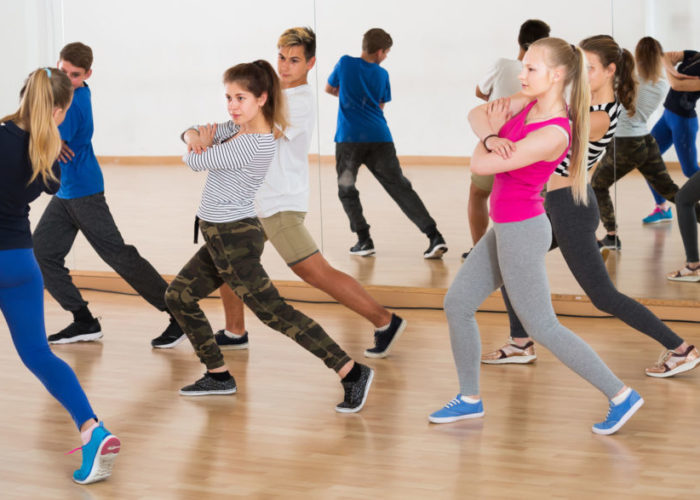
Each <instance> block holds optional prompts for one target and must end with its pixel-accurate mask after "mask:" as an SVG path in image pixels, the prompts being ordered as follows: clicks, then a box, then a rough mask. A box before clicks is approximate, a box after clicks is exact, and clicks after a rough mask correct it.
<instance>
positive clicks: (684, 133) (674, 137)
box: [649, 109, 698, 205]
mask: <svg viewBox="0 0 700 500" xmlns="http://www.w3.org/2000/svg"><path fill="white" fill-rule="evenodd" d="M651 135H653V136H654V139H656V143H657V144H658V145H659V150H660V151H661V154H664V153H665V152H666V151H667V150H668V148H670V147H671V145H673V146H675V148H676V154H677V155H678V161H680V163H681V168H682V169H683V174H684V175H685V176H686V177H688V178H690V177H692V176H693V174H694V173H695V172H697V171H698V150H697V147H696V146H695V137H696V136H697V135H698V118H697V117H696V116H693V117H692V118H686V117H684V116H680V115H677V114H676V113H674V112H672V111H669V110H668V109H664V114H663V115H661V118H659V121H658V122H656V125H654V128H653V129H652V130H651ZM649 189H651V194H653V195H654V199H655V200H656V204H657V205H662V204H663V203H666V199H665V198H664V197H663V196H661V195H660V194H659V193H657V192H656V190H655V189H654V188H653V187H651V184H649Z"/></svg>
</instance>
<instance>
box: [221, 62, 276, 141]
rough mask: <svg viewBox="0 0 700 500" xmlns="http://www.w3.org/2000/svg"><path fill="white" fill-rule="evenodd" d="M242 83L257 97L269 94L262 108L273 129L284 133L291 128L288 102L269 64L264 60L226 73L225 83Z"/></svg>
mask: <svg viewBox="0 0 700 500" xmlns="http://www.w3.org/2000/svg"><path fill="white" fill-rule="evenodd" d="M233 82H237V83H240V84H241V85H242V86H243V87H245V88H246V90H248V92H250V93H251V94H253V95H254V96H255V97H260V96H261V95H262V94H263V93H267V100H266V101H265V104H264V105H263V107H262V113H263V115H264V116H265V119H266V120H267V122H268V123H269V124H270V125H271V126H272V127H277V128H278V129H280V131H282V132H284V131H285V130H286V128H287V127H288V126H289V119H288V117H287V102H286V100H285V98H284V94H283V93H282V87H281V86H280V80H279V78H278V77H277V73H275V70H274V69H273V68H272V66H271V65H270V63H269V62H267V61H264V60H262V59H258V60H257V61H253V62H252V63H243V64H237V65H236V66H232V67H230V68H229V69H227V70H226V71H225V72H224V83H233Z"/></svg>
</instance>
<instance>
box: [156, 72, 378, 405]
mask: <svg viewBox="0 0 700 500" xmlns="http://www.w3.org/2000/svg"><path fill="white" fill-rule="evenodd" d="M224 86H225V89H226V99H227V101H228V105H227V107H228V112H229V115H230V116H231V118H232V121H229V122H227V123H224V124H219V125H206V126H201V127H198V128H193V129H189V130H187V131H185V133H184V134H183V140H184V141H185V142H186V143H187V154H186V155H185V157H184V161H185V163H187V165H188V166H189V167H190V168H192V170H194V171H203V170H206V171H207V172H208V176H207V181H206V184H205V186H204V193H203V194H202V201H201V203H200V205H199V209H198V210H197V216H198V219H199V221H200V224H199V225H200V229H201V231H202V234H203V236H204V241H205V243H204V245H203V246H202V247H201V248H200V249H199V251H198V252H197V253H196V254H195V255H194V256H193V257H192V259H191V260H190V261H189V262H188V263H187V264H186V265H185V267H183V268H182V270H181V271H180V273H179V274H178V276H177V277H176V278H175V280H174V281H173V282H172V283H171V285H170V287H168V290H167V292H166V294H165V300H166V303H167V304H168V307H169V309H170V311H171V312H172V314H173V316H174V317H175V319H176V320H177V322H178V323H179V324H180V326H181V327H182V330H183V331H184V332H185V333H186V334H187V337H188V338H189V339H190V342H192V345H193V347H194V349H195V352H196V353H197V356H198V357H199V359H200V361H201V362H202V363H203V364H204V365H205V366H206V367H207V372H206V373H205V374H204V376H203V377H202V378H201V379H199V380H197V381H196V382H195V383H193V384H191V385H188V386H186V387H183V388H182V389H181V390H180V394H182V395H184V396H202V395H207V394H233V393H235V392H236V382H235V380H234V378H233V377H232V376H231V374H230V373H229V371H228V367H227V366H226V363H225V362H224V358H223V355H222V354H221V351H220V349H219V347H218V346H217V344H216V341H215V340H214V333H213V331H212V328H211V325H210V324H209V322H208V321H207V318H206V316H205V315H204V312H203V311H202V309H201V308H200V307H199V300H200V299H203V298H205V297H207V296H208V295H209V294H210V293H211V292H213V291H214V290H217V289H218V288H219V287H220V286H221V285H222V284H224V283H226V284H228V285H229V286H230V288H231V289H232V290H233V291H234V292H235V293H236V295H238V296H239V297H240V298H241V299H242V300H243V301H244V302H245V304H246V305H247V306H248V307H249V308H250V309H251V310H252V311H253V312H254V313H255V315H256V316H257V317H258V318H259V319H260V320H261V321H262V322H263V323H265V324H266V325H268V326H270V327H271V328H274V329H275V330H278V331H280V332H282V333H284V334H285V335H287V336H289V337H290V338H291V339H292V340H294V341H295V342H297V343H298V344H299V345H301V346H302V347H304V348H305V349H306V350H308V351H310V352H311V353H313V354H314V355H315V356H317V357H319V358H320V359H321V360H323V362H324V363H325V364H326V366H328V367H329V368H331V369H333V370H335V371H336V372H337V373H338V375H339V376H340V378H341V382H342V385H343V387H344V389H345V398H344V401H343V402H341V403H340V404H338V405H337V406H336V411H339V412H343V413H351V412H357V411H360V410H361V409H362V406H363V405H364V403H365V399H366V398H367V392H368V390H369V387H370V384H371V382H372V377H373V371H372V370H371V369H370V368H369V367H367V366H364V365H361V364H360V363H355V362H354V361H353V360H352V359H351V358H350V356H348V355H347V354H346V353H345V352H344V351H343V350H342V349H341V348H340V346H339V345H338V344H336V343H335V342H334V341H333V339H331V338H330V337H329V336H328V335H327V334H326V332H325V331H324V330H323V329H322V328H321V326H320V325H318V324H317V323H316V322H315V321H313V320H312V319H311V318H308V317H307V316H305V315H304V314H302V313H301V312H299V311H297V310H296V309H294V308H293V307H291V306H290V305H288V304H287V303H286V302H285V301H284V300H283V299H282V297H280V295H279V293H278V292H277V289H276V288H275V287H274V286H273V284H272V282H271V281H270V278H269V277H268V275H267V273H266V272H265V270H264V269H263V267H262V264H261V263H260V255H261V254H262V250H263V245H264V243H265V235H264V233H263V230H262V226H261V225H260V222H259V221H258V219H257V218H256V216H255V207H254V200H255V193H256V192H257V190H258V188H259V187H260V186H261V184H262V182H263V180H264V179H265V175H266V174H267V170H268V168H269V167H270V163H271V162H272V159H273V157H274V154H275V147H276V145H275V136H274V134H273V127H278V128H279V129H280V130H284V129H285V127H286V125H287V117H286V106H285V103H284V100H283V99H284V97H283V95H282V91H281V88H280V84H279V80H278V78H277V75H276V74H275V72H274V70H273V69H272V66H270V64H269V63H267V62H266V61H262V60H258V61H255V62H253V63H249V64H239V65H237V66H234V67H232V68H229V69H228V70H227V71H226V72H225V73H224Z"/></svg>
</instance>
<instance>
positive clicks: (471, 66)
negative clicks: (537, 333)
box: [0, 0, 700, 300]
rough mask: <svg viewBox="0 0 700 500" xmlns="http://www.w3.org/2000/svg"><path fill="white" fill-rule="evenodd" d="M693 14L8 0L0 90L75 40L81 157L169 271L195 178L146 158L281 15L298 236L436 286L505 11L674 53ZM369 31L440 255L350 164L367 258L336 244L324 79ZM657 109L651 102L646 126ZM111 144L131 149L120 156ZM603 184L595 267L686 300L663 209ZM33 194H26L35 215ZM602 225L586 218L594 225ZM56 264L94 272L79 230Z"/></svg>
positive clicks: (218, 100) (363, 265)
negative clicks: (304, 206)
mask: <svg viewBox="0 0 700 500" xmlns="http://www.w3.org/2000/svg"><path fill="white" fill-rule="evenodd" d="M193 9H195V10H196V12H193ZM426 9H427V10H426ZM164 10H167V12H168V15H167V16H163V11H164ZM698 10H700V6H698V5H696V2H693V1H692V0H670V1H663V2H662V1H660V0H593V1H590V2H585V3H583V2H581V3H568V4H567V5H566V6H565V7H564V6H563V5H562V3H561V2H556V1H554V0H534V1H532V2H528V3H526V4H523V3H517V2H511V1H506V0H497V1H493V2H490V3H488V4H484V5H475V4H473V3H460V2H455V1H451V0H438V1H436V2H432V3H431V4H429V6H426V4H425V3H424V2H418V1H399V0H387V1H384V2H380V3H376V2H369V1H368V0H358V1H356V2H353V3H351V4H343V3H338V2H334V1H331V0H315V1H314V0H294V1H292V2H289V1H286V2H285V1H282V0H268V1H265V2H263V3H259V4H246V3H238V2H236V3H234V2H229V1H225V0H216V1H215V0H211V1H207V2H201V3H200V4H197V5H196V7H195V6H193V5H192V4H191V3H188V2H184V1H175V2H165V1H155V2H146V3H143V2H136V1H135V0H127V1H126V2H121V3H120V4H119V5H118V6H117V5H116V4H115V5H111V4H105V3H102V2H97V3H95V2H88V1H86V0H32V1H28V2H21V3H13V2H8V3H3V5H2V13H3V16H2V19H3V22H4V23H5V24H7V29H6V30H2V36H4V37H6V38H7V39H6V42H7V43H10V42H11V43H13V44H16V45H17V46H20V45H21V46H22V47H23V50H24V53H22V54H20V53H13V54H10V55H9V56H8V57H10V56H11V57H13V58H14V59H13V61H14V63H13V64H8V71H7V72H3V75H2V76H1V77H0V78H1V80H0V85H1V87H2V96H1V97H2V101H1V102H2V103H3V106H4V108H5V109H7V110H8V111H9V110H11V109H13V108H14V106H15V105H16V92H17V89H18V88H19V85H20V82H21V80H22V78H23V77H24V75H26V74H27V73H28V72H29V71H30V70H31V69H32V68H34V67H37V66H40V65H48V64H51V65H53V64H55V62H56V58H57V54H58V51H59V50H60V48H61V46H62V45H63V44H64V43H67V42H70V41H74V40H81V41H84V42H86V43H88V44H89V45H91V46H92V47H93V49H94V52H95V63H94V74H93V76H92V77H91V79H90V80H89V83H90V84H91V87H92V89H93V110H94V117H95V135H94V140H93V144H94V146H95V150H96V152H97V154H98V156H101V157H103V158H106V159H108V161H107V160H106V161H105V162H103V167H104V172H105V179H106V186H107V198H108V202H109V203H110V207H111V209H112V211H113V214H114V217H115V219H116V220H117V224H118V226H119V227H120V229H121V230H122V233H123V235H124V237H125V239H126V240H127V241H128V242H130V243H133V244H135V245H136V246H137V247H138V249H139V250H140V252H141V253H142V254H143V255H144V256H146V257H147V258H148V259H150V260H151V261H152V262H153V264H154V265H155V267H156V268H157V269H158V270H159V271H160V272H161V273H163V274H175V273H177V271H178V270H179V269H180V267H181V266H182V264H183V263H184V262H185V261H186V260H187V259H188V258H189V257H190V256H191V254H192V253H193V252H194V249H195V247H194V246H193V244H192V219H193V215H194V212H195V210H196V207H197V204H198V201H199V197H200V194H201V186H202V184H203V182H204V176H203V175H197V174H193V173H192V172H190V171H189V170H188V169H187V168H186V167H184V166H182V165H177V164H176V162H174V161H172V160H167V161H166V160H163V158H167V157H170V158H172V157H174V156H175V155H178V154H181V153H182V151H183V146H182V144H181V143H180V141H179V134H180V132H181V131H182V130H183V129H184V128H185V127H187V126H188V125H190V124H192V123H197V122H203V121H209V120H220V121H223V120H226V119H227V116H226V110H225V107H224V101H223V92H222V86H221V83H220V80H221V74H222V72H223V71H224V69H226V68H227V67H229V66H230V65H232V64H234V63H237V62H241V61H250V60H254V59H258V58H263V59H267V60H268V61H270V62H273V63H274V62H275V60H276V56H277V51H276V41H277V37H278V36H279V34H280V33H281V32H282V31H283V30H284V29H285V28H287V27H290V26H295V25H305V26H311V27H314V28H315V29H316V32H317V35H318V49H317V64H316V67H315V69H314V70H313V71H312V72H311V73H310V74H309V83H310V85H311V86H312V87H314V88H315V89H316V91H317V95H318V100H317V106H318V123H317V138H316V139H315V140H314V141H313V144H312V148H311V151H310V156H311V160H312V161H311V175H310V180H311V199H310V205H309V207H310V209H309V214H308V216H307V225H308V227H309V229H310V231H311V233H312V235H313V236H314V238H315V239H316V241H317V242H318V243H319V245H320V246H321V247H322V249H323V251H324V254H325V255H326V257H327V259H328V260H329V261H331V263H332V264H333V265H335V266H336V267H338V268H340V269H342V270H344V271H346V272H348V273H350V274H352V275H354V276H356V277H357V278H358V279H359V280H360V281H362V282H363V283H365V284H368V285H391V286H414V287H429V288H445V287H447V286H448V285H449V283H450V282H451V280H452V277H453V276H454V274H455V273H456V271H457V270H458V268H459V266H460V260H461V259H460V256H461V254H462V253H463V252H465V251H467V250H469V249H470V248H471V246H472V241H471V236H470V234H469V227H468V221H467V196H468V192H469V183H470V175H469V169H468V166H467V165H468V156H470V154H471V152H472V150H473V147H474V145H475V144H476V140H477V139H476V137H475V136H474V134H473V133H472V132H471V130H470V128H469V126H468V124H467V120H466V115H467V112H468V110H469V109H471V108H472V107H474V106H476V105H477V104H479V103H480V102H481V101H480V100H479V99H478V98H477V97H476V95H475V89H476V86H477V83H478V82H479V80H480V79H481V78H482V77H483V75H484V73H485V72H486V71H487V70H488V68H489V67H490V66H491V65H492V64H493V63H494V61H496V60H497V59H498V58H501V57H505V58H510V59H514V58H515V57H516V56H517V53H518V45H517V33H518V29H519V26H520V24H521V23H522V22H523V21H524V20H526V19H542V20H544V21H546V22H547V23H548V24H549V25H550V26H551V28H552V35H553V36H558V37H562V38H565V39H567V40H569V41H571V42H572V43H577V42H578V41H580V40H581V39H583V38H585V37H587V36H590V35H594V34H601V33H609V34H612V35H614V36H615V38H616V39H617V40H618V41H619V43H620V44H621V45H622V46H623V47H625V48H627V49H629V50H631V51H633V50H634V46H635V44H636V42H637V40H638V39H639V38H640V37H642V36H645V35H651V36H654V37H656V38H657V39H659V41H660V42H661V43H662V45H663V46H664V48H665V49H667V50H683V49H692V48H693V47H695V46H696V42H697V40H696V38H697V37H698V36H700V35H695V34H694V30H693V29H692V26H693V20H694V19H695V18H696V17H697V16H698V12H697V11H698ZM136 13H137V14H136ZM369 13H371V15H370V14H369ZM372 27H381V28H383V29H385V30H386V31H387V32H389V33H390V34H391V36H392V38H393V41H394V45H393V47H392V50H391V51H390V53H389V56H388V58H387V59H386V60H385V61H383V63H382V66H383V67H384V68H386V69H387V70H388V72H389V75H390V79H391V92H392V100H391V102H389V103H388V104H387V105H386V107H385V110H384V111H385V115H386V117H387V120H388V124H389V128H390V130H391V133H392V135H393V139H394V143H395V146H396V150H397V154H398V156H399V159H400V160H401V162H402V166H403V168H404V171H405V174H406V176H407V177H408V178H409V179H410V180H411V182H412V184H413V187H414V189H415V190H416V192H417V193H418V194H419V196H420V197H421V199H422V200H423V202H424V203H425V205H426V207H427V208H428V211H429V212H430V214H431V215H432V216H433V218H434V219H435V220H436V222H437V224H438V228H439V230H440V231H441V232H442V233H443V235H444V236H445V239H446V241H447V245H448V247H449V252H448V253H447V254H446V255H445V256H444V258H443V259H442V260H432V261H430V260H425V259H423V251H424V250H425V249H426V247H427V246H428V240H427V238H426V237H425V236H424V235H423V234H421V233H420V231H419V230H418V229H417V228H416V226H415V225H414V224H413V223H412V222H411V221H410V220H409V219H408V218H407V217H406V216H405V215H404V214H403V213H402V212H401V210H400V209H399V208H398V206H397V204H396V203H394V201H393V200H392V199H391V198H390V197H389V195H388V194H387V193H386V191H384V189H383V188H382V187H381V186H380V184H379V183H378V182H377V180H376V179H374V177H373V176H372V175H371V173H370V172H369V171H368V170H367V169H366V168H362V169H361V170H360V173H359V176H358V180H357V187H358V189H359V191H360V193H361V194H360V197H361V201H362V205H363V208H364V212H365V216H366V218H367V220H368V222H369V223H370V225H371V234H372V238H373V241H374V244H375V247H376V256H374V257H367V258H363V257H357V256H352V255H350V254H349V252H348V249H349V248H350V247H351V246H352V245H353V244H354V243H355V242H356V236H355V234H354V233H352V232H351V231H350V228H349V223H348V219H347V217H346V215H345V213H344V211H343V208H342V206H341V203H340V201H339V199H338V187H337V178H336V177H337V176H336V169H335V144H334V141H333V138H334V134H335V130H336V118H337V110H338V99H337V98H336V97H333V96H331V95H329V94H327V93H325V92H324V88H325V84H326V81H327V79H328V76H329V75H330V74H331V72H332V71H333V68H334V66H335V64H336V62H337V61H338V59H339V58H340V57H341V56H343V55H345V54H348V55H351V56H359V55H360V51H361V40H362V35H363V33H364V32H365V31H366V30H367V29H369V28H372ZM19 38H21V40H23V42H22V43H21V44H20V43H19V42H18V39H19ZM10 70H11V71H10ZM658 116H660V110H657V112H656V114H655V115H654V116H653V117H652V118H651V119H650V120H649V126H650V127H651V126H653V124H654V123H655V120H656V119H657V118H658ZM128 157H140V158H145V159H146V160H144V161H142V162H141V163H139V164H137V165H132V164H131V163H132V162H130V161H128ZM153 158H155V159H153ZM115 159H118V160H119V161H118V162H116V161H115ZM664 159H665V160H666V161H667V163H668V164H669V168H670V169H671V175H672V176H673V178H674V180H676V182H677V183H679V184H680V183H682V182H683V181H684V180H685V177H684V176H683V174H682V172H681V171H680V169H679V168H677V161H678V160H677V156H676V154H675V152H674V151H673V148H671V150H670V151H669V152H667V153H666V154H665V155H664ZM611 194H612V197H613V200H614V203H615V207H616V211H617V217H618V225H619V231H620V238H621V240H622V242H623V249H622V251H621V252H619V253H612V254H611V256H610V257H609V259H608V264H607V265H608V269H609V271H610V273H611V276H612V277H613V279H614V281H615V282H616V283H617V284H618V285H619V287H620V289H621V290H622V291H624V292H626V293H628V294H630V295H632V296H634V297H643V296H646V297H652V298H657V297H658V298H674V299H693V300H697V299H699V298H700V289H698V290H696V288H697V287H694V288H693V287H692V286H691V287H688V286H687V285H686V286H676V285H677V284H675V283H673V284H669V283H668V282H667V281H666V280H665V278H664V275H663V271H671V270H673V269H675V268H677V267H679V266H680V265H681V264H682V262H683V253H682V245H681V243H680V236H679V234H678V228H677V225H676V221H675V220H674V221H673V222H671V223H666V224H657V225H654V226H642V224H641V219H642V218H643V217H644V216H646V215H647V214H648V213H649V212H651V210H652V208H653V199H652V198H651V194H650V193H649V192H648V188H647V187H646V186H645V184H644V181H643V179H642V178H641V175H638V174H628V175H627V176H625V177H624V178H623V179H621V180H620V182H618V183H616V184H615V185H614V186H613V188H612V191H611ZM46 202H47V199H46V198H44V199H42V200H39V201H38V202H37V204H36V205H35V206H34V208H33V213H32V220H33V222H34V223H36V221H37V220H38V216H39V215H40V214H41V212H42V210H43V206H45V204H46ZM603 234H604V232H603V231H602V228H601V229H600V230H599V236H602V235H603ZM651 263H653V266H652V267H653V269H654V271H651V270H650V265H651ZM68 264H69V267H71V268H72V269H79V270H96V271H108V270H109V268H108V267H107V266H106V264H104V263H103V262H102V261H101V260H100V259H99V257H98V256H97V255H96V254H95V253H94V251H92V249H91V248H90V247H89V245H88V244H87V242H86V241H85V240H84V239H82V237H79V239H78V240H77V242H76V245H75V247H74V251H73V253H72V255H71V257H70V259H69V261H68ZM264 264H265V266H266V268H268V270H269V272H270V274H271V275H272V276H273V277H274V278H275V279H281V280H292V279H297V278H296V276H295V275H294V274H293V273H292V272H291V271H290V270H289V269H288V268H287V266H286V265H284V262H282V260H281V258H280V257H279V256H278V255H277V254H276V253H275V252H274V251H267V252H266V253H265V255H264ZM547 265H548V271H549V275H550V280H551V283H552V291H553V293H580V291H581V289H580V287H579V286H578V284H577V283H576V282H575V280H574V278H573V277H572V276H571V273H570V272H569V271H568V269H567V268H566V265H565V263H564V261H563V259H562V257H561V254H560V253H559V252H558V251H555V252H551V253H550V254H549V255H548V256H547ZM657 270H659V272H657Z"/></svg>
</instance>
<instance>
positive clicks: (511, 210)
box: [489, 101, 571, 223]
mask: <svg viewBox="0 0 700 500" xmlns="http://www.w3.org/2000/svg"><path fill="white" fill-rule="evenodd" d="M536 102H537V101H532V102H531V103H530V104H528V105H527V106H526V107H525V109H523V110H522V111H521V112H520V113H518V114H517V115H515V116H514V117H513V118H511V119H510V120H508V121H507V122H506V123H505V125H503V127H501V130H499V131H498V136H499V137H502V138H505V139H510V140H511V141H513V142H517V141H519V140H521V139H523V138H524V137H525V136H527V134H529V133H530V132H533V131H535V130H537V129H540V128H542V127H546V126H547V125H559V126H560V127H562V128H563V129H564V130H565V131H566V132H567V133H568V134H569V144H568V146H567V147H566V149H565V150H564V152H563V153H562V154H561V156H560V157H559V158H557V159H556V160H553V161H538V162H536V163H533V164H532V165H527V166H525V167H522V168H519V169H517V170H511V171H510V172H502V173H499V174H496V175H495V177H494V181H493V190H492V191H491V197H490V199H489V203H490V212H489V213H490V215H491V219H493V221H494V222H498V223H504V222H518V221H522V220H526V219H531V218H533V217H537V216H538V215H540V214H543V213H544V200H543V199H542V196H541V195H540V193H541V192H542V188H544V185H545V184H546V183H547V181H548V180H549V177H550V176H551V175H552V172H554V169H555V168H556V167H557V165H559V164H560V163H561V162H562V160H563V159H564V158H566V154H567V153H568V152H569V148H570V147H571V124H570V123H569V120H568V118H564V117H557V118H552V119H550V120H545V121H542V122H535V123H528V124H526V123H525V119H526V118H527V114H528V112H529V111H530V109H532V107H533V106H534V105H535V103H536Z"/></svg>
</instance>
